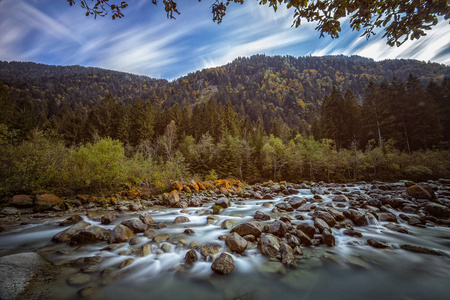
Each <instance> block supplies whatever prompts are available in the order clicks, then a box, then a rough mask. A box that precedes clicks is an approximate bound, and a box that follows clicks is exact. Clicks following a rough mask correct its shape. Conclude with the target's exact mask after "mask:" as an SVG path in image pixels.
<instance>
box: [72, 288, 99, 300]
mask: <svg viewBox="0 0 450 300" xmlns="http://www.w3.org/2000/svg"><path fill="white" fill-rule="evenodd" d="M77 294H78V296H80V297H81V299H88V300H95V299H100V298H101V297H100V295H101V293H100V289H99V288H98V287H95V286H88V287H85V288H82V289H81V290H79V291H78V292H77Z"/></svg>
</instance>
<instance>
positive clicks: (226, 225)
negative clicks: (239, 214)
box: [220, 219, 236, 229]
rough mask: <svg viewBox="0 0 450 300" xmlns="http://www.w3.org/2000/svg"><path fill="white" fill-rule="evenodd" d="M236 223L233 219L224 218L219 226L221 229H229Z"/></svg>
mask: <svg viewBox="0 0 450 300" xmlns="http://www.w3.org/2000/svg"><path fill="white" fill-rule="evenodd" d="M235 225H236V220H233V219H226V220H224V221H223V222H222V224H220V228H222V229H231V228H233V226H235Z"/></svg>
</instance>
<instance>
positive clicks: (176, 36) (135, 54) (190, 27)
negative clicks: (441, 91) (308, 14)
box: [0, 0, 450, 80]
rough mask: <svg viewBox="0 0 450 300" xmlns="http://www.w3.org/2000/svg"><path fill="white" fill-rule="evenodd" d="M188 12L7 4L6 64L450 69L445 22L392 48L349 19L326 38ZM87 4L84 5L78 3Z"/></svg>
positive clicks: (34, 0) (20, 0)
mask: <svg viewBox="0 0 450 300" xmlns="http://www.w3.org/2000/svg"><path fill="white" fill-rule="evenodd" d="M177 2H178V3H179V10H180V12H181V15H179V16H177V19H176V20H169V19H167V18H166V13H165V11H164V7H163V4H162V1H160V3H159V5H158V6H154V5H153V4H151V1H150V0H129V1H128V3H129V4H130V6H129V7H128V8H126V9H125V10H124V13H125V17H124V18H122V19H116V20H115V21H112V20H111V17H110V16H107V17H105V18H97V20H94V19H93V18H92V17H86V16H85V15H84V11H83V10H82V9H81V8H80V7H79V6H73V7H70V6H69V5H68V4H67V2H66V1H64V0H58V1H55V0H28V1H26V0H0V32H1V33H2V34H1V36H0V60H3V61H5V60H6V61H13V60H15V61H33V62H39V63H45V64H52V65H82V66H93V67H101V68H106V69H112V70H118V71H124V72H130V73H135V74H140V75H147V76H151V77H157V78H166V79H169V80H172V79H176V78H178V77H180V76H183V75H186V74H188V73H190V72H194V71H196V70H199V69H203V68H207V67H214V66H220V65H224V64H226V63H228V62H231V61H232V60H233V59H235V58H236V57H239V56H251V55H253V54H266V55H292V56H296V57H297V56H305V55H313V56H321V55H330V54H331V55H336V54H345V55H352V54H356V55H360V56H365V57H370V58H373V59H375V60H382V59H390V58H413V59H418V60H424V61H429V60H430V61H434V62H439V63H444V64H447V65H449V64H450V30H449V29H450V26H449V23H448V21H444V20H441V21H440V22H439V23H438V25H437V26H436V27H435V28H434V29H433V30H431V31H429V32H428V35H427V36H426V37H425V38H421V39H420V40H418V41H408V42H406V43H405V44H404V45H402V46H401V47H399V48H391V47H389V46H387V45H386V41H385V40H383V39H381V36H382V33H379V34H378V35H376V36H375V37H371V38H370V39H369V40H368V41H367V40H366V38H364V37H363V38H360V37H359V35H360V33H359V32H352V31H351V29H350V28H349V26H348V22H344V24H343V25H342V29H343V31H342V32H341V34H340V38H338V39H334V40H333V39H331V38H330V37H325V38H321V39H319V35H320V34H319V32H317V31H315V30H314V28H315V24H313V23H307V22H306V21H305V22H303V23H302V25H301V26H300V28H294V27H291V24H292V20H293V19H292V14H293V12H292V11H289V10H287V9H285V8H283V7H282V8H280V9H279V10H278V11H277V12H276V13H275V12H274V11H273V9H272V8H269V7H267V6H259V5H258V2H259V1H257V0H246V3H245V4H244V5H239V4H235V5H230V7H229V9H228V12H227V15H226V16H225V18H224V21H223V22H222V24H220V25H217V24H216V23H213V22H212V14H211V8H210V5H211V3H212V1H211V0H203V1H202V2H201V3H199V2H198V1H197V0H179V1H177ZM77 3H79V1H77Z"/></svg>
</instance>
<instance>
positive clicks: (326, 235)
mask: <svg viewBox="0 0 450 300" xmlns="http://www.w3.org/2000/svg"><path fill="white" fill-rule="evenodd" d="M322 237H323V241H324V243H325V245H327V246H328V247H334V246H335V245H336V238H335V237H334V235H333V234H332V233H331V232H329V231H328V230H324V231H322Z"/></svg>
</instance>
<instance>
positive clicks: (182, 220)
mask: <svg viewBox="0 0 450 300" xmlns="http://www.w3.org/2000/svg"><path fill="white" fill-rule="evenodd" d="M190 221H191V220H189V218H188V217H185V216H179V217H176V218H175V220H173V224H180V223H187V222H190Z"/></svg>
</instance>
